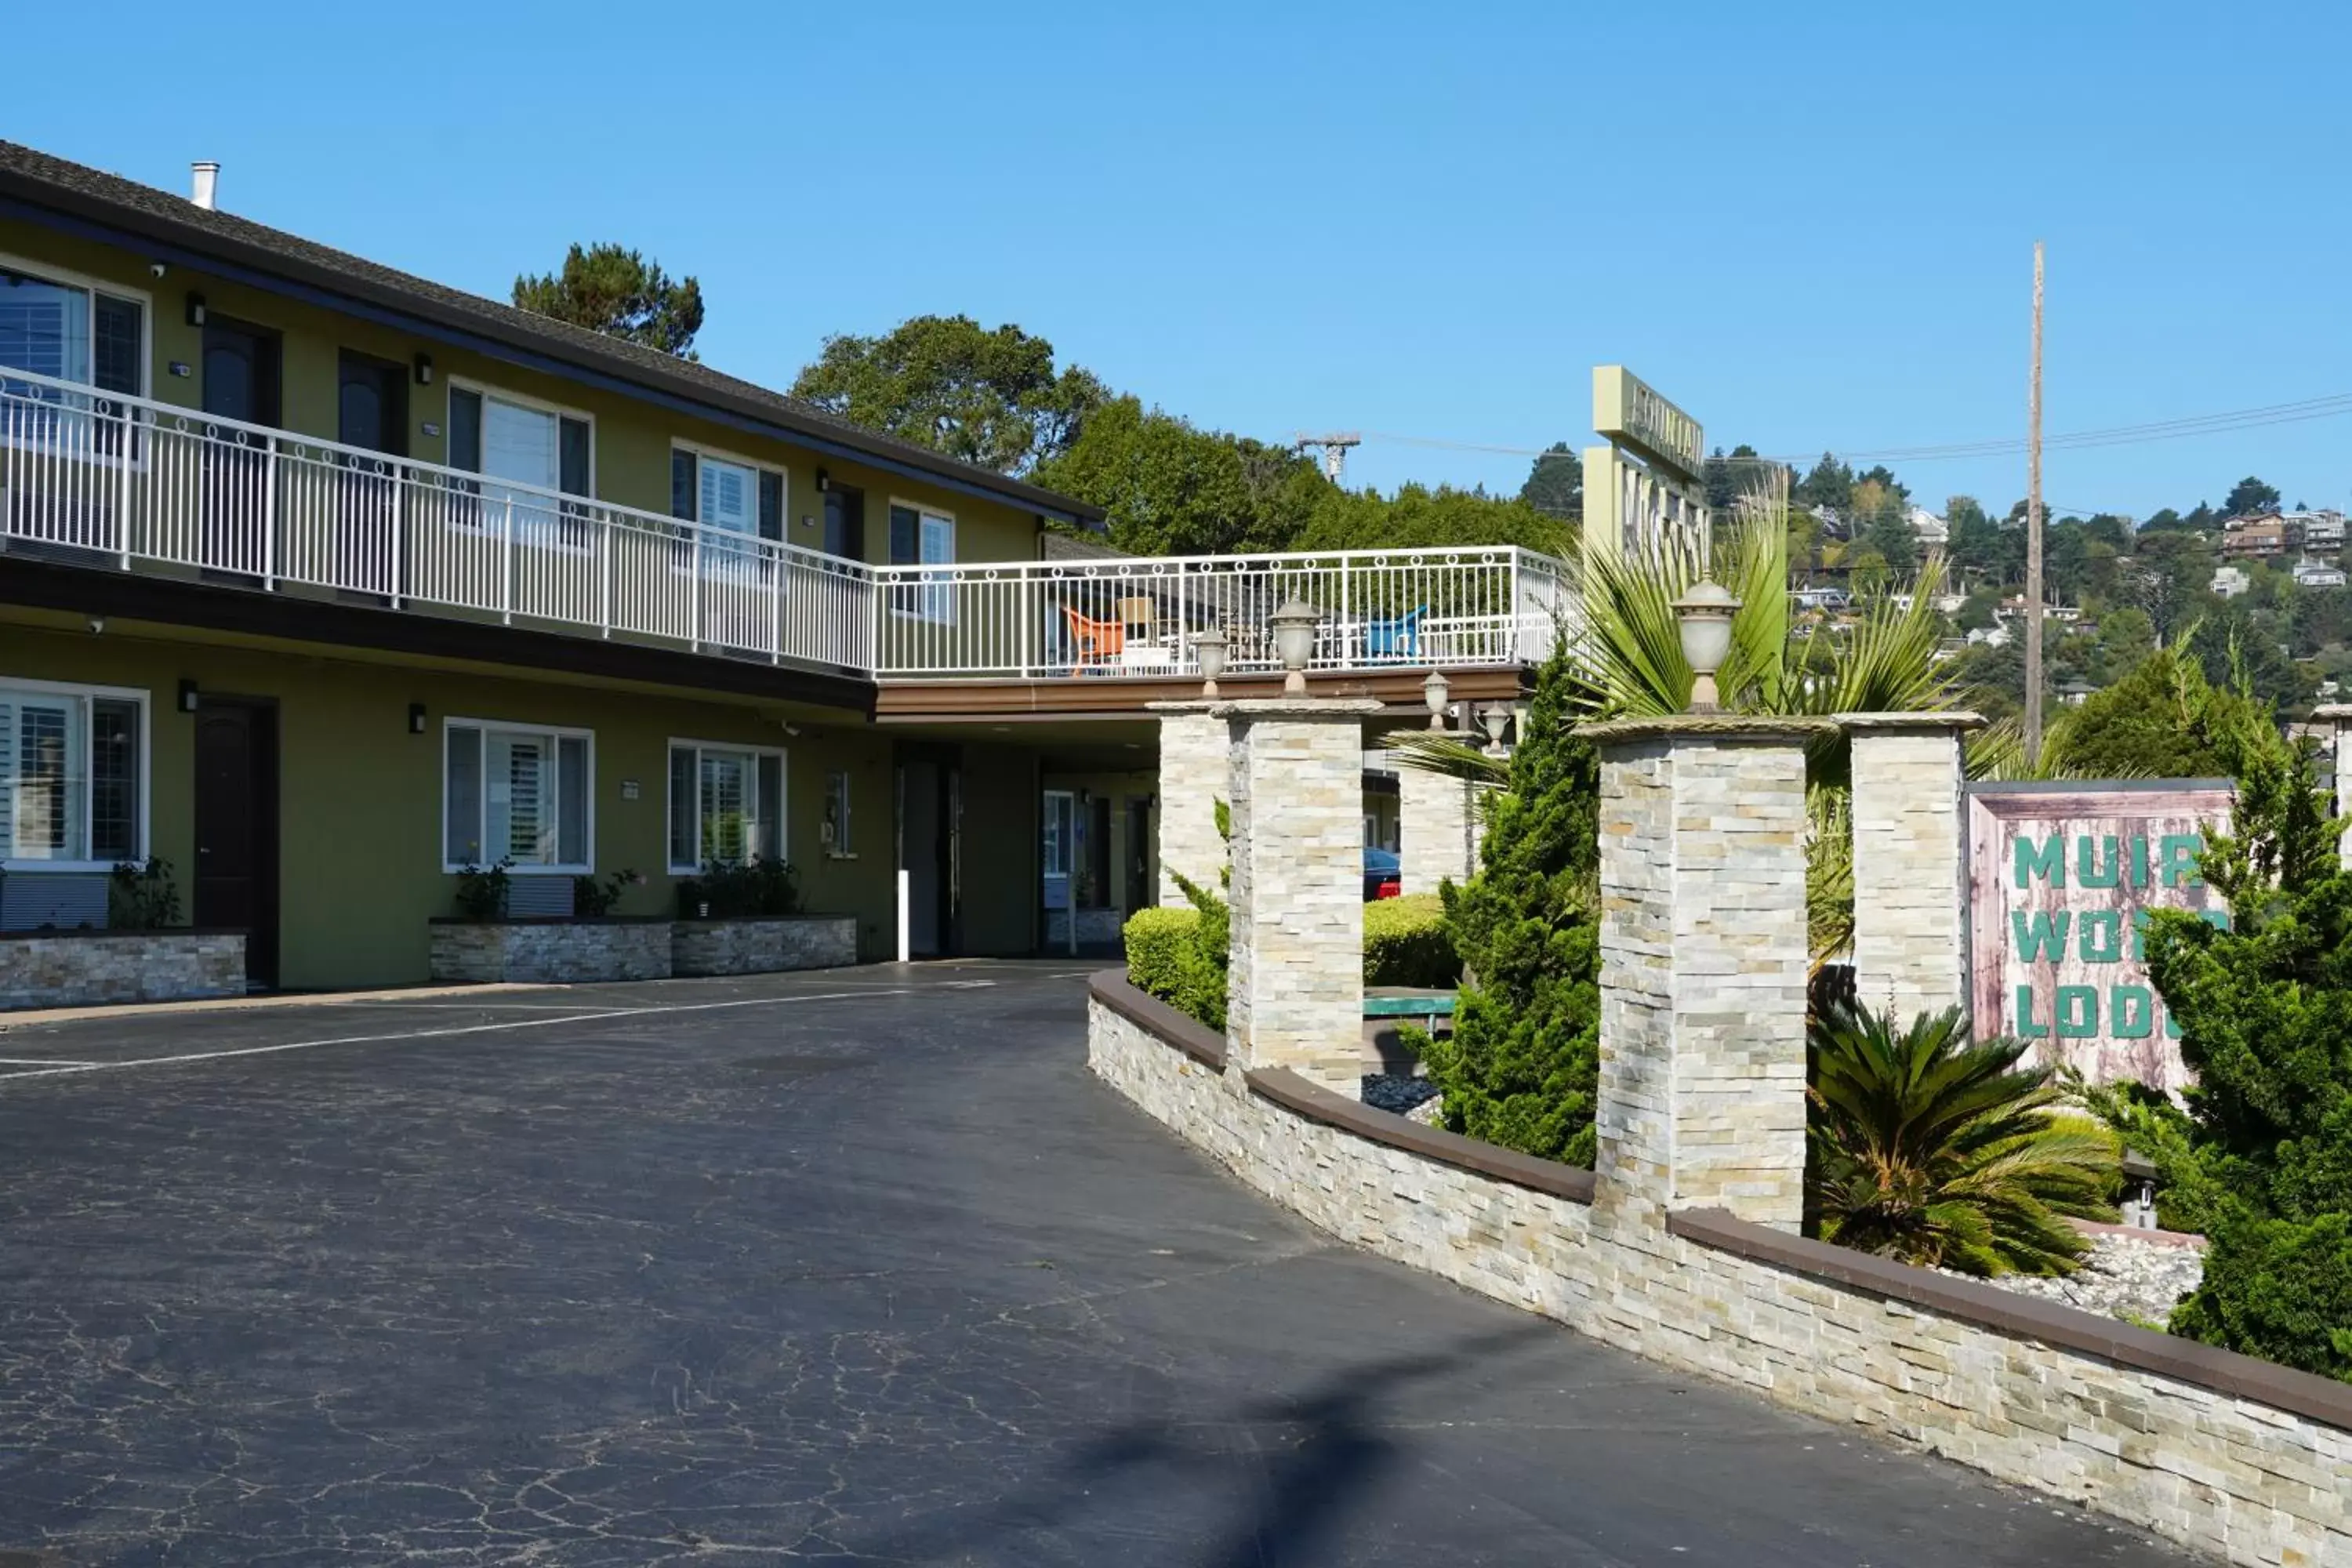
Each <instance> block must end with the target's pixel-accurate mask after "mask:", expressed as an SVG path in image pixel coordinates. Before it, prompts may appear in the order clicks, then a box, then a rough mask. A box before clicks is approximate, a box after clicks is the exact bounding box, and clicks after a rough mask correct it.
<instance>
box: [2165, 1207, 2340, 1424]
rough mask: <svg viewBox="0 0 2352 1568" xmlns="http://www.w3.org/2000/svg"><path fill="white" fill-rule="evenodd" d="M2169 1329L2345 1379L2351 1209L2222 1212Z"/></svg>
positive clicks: (2213, 1343) (2209, 1342)
mask: <svg viewBox="0 0 2352 1568" xmlns="http://www.w3.org/2000/svg"><path fill="white" fill-rule="evenodd" d="M2169 1327H2170V1328H2171V1330H2172V1331H2173V1332H2174V1333H2176V1334H2181V1335H2185V1336H2186V1337H2188V1338H2189V1339H2192V1340H2202V1341H2203V1342H2205V1343H2207V1344H2210V1345H2226V1346H2228V1347H2229V1348H2230V1349H2231V1350H2233V1351H2238V1352H2242V1353H2243V1354H2246V1355H2257V1356H2261V1357H2262V1358H2263V1360H2264V1361H2274V1362H2277V1363H2279V1364H2280V1365H2282V1366H2293V1367H2300V1368H2302V1369H2303V1370H2304V1371H2305V1372H2314V1373H2318V1374H2319V1375H2320V1376H2322V1377H2334V1378H2340V1379H2342V1380H2344V1381H2345V1382H2347V1383H2352V1214H2346V1213H2344V1212H2342V1211H2341V1210H2338V1211H2336V1212H2335V1213H2331V1214H2319V1215H2313V1216H2312V1217H2310V1218H2309V1219H2301V1220H2294V1219H2260V1218H2255V1217H2253V1216H2252V1215H2246V1214H2237V1215H2231V1217H2230V1218H2228V1219H2225V1220H2223V1221H2222V1222H2221V1224H2220V1225H2217V1226H2214V1228H2213V1233H2212V1235H2211V1237H2210V1238H2209V1240H2208V1245H2207V1246H2206V1248H2205V1275H2204V1278H2203V1279H2202V1280H2200V1282H2199V1284H2198V1287H2197V1289H2196V1292H2195V1293H2194V1294H2192V1295H2191V1296H2189V1299H2188V1300H2185V1301H2183V1302H2181V1304H2180V1305H2179V1307H2178V1308H2176V1309H2174V1310H2173V1314H2172V1321H2171V1323H2170V1325H2169Z"/></svg>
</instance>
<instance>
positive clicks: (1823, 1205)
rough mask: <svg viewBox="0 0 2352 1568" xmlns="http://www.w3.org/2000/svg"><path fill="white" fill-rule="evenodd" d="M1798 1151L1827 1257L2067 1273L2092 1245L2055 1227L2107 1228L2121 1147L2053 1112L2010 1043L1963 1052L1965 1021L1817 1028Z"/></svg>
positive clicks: (1860, 1018)
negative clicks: (2098, 1223) (1833, 1246)
mask: <svg viewBox="0 0 2352 1568" xmlns="http://www.w3.org/2000/svg"><path fill="white" fill-rule="evenodd" d="M1811 1045H1812V1058H1813V1075H1812V1076H1813V1081H1812V1083H1811V1087H1810V1088H1809V1089H1807V1091H1806V1092H1807V1097H1808V1099H1809V1100H1811V1115H1810V1117H1809V1125H1808V1136H1809V1138H1810V1141H1811V1153H1812V1170H1811V1173H1810V1179H1811V1186H1812V1194H1811V1196H1812V1200H1813V1207H1814V1209H1815V1212H1816V1213H1817V1214H1818V1215H1819V1216H1820V1224H1821V1235H1822V1239H1823V1240H1825V1241H1832V1242H1835V1243H1837V1244H1838V1245H1839V1246H1841V1247H1853V1248H1855V1249H1856V1250H1858V1251H1863V1252H1874V1253H1877V1254H1880V1255H1881V1256H1883V1257H1887V1258H1895V1259H1898V1260H1899V1261H1902V1262H1905V1263H1916V1264H1920V1265H1923V1266H1925V1267H1928V1268H1951V1269H1956V1270H1958V1271H1959V1272H1962V1273H1967V1274H2008V1273H2012V1272H2014V1273H2026V1274H2065V1273H2071V1272H2073V1270H2074V1267H2075V1265H2076V1264H2077V1263H2078V1262H2079V1261H2080V1259H2081V1258H2082V1257H2083V1255H2084V1253H2085V1252H2087V1251H2088V1250H2089V1249H2090V1247H2089V1243H2088V1242H2087V1241H2086V1240H2085V1239H2084V1237H2083V1235H2082V1234H2081V1233H2080V1232H2079V1231H2077V1230H2076V1229H2075V1228H2074V1226H2070V1225H2068V1224H2067V1223H2066V1219H2065V1217H2064V1216H2066V1215H2075V1216H2078V1217H2081V1218H2085V1219H2102V1218H2106V1219H2111V1218H2113V1217H2114V1210H2113V1209H2112V1208H2110V1207H2109V1206H2108V1204H2107V1195H2108V1194H2110V1193H2112V1192H2113V1191H2114V1190H2115V1184H2116V1143H2115V1140H2114V1139H2113V1138H2112V1137H2111V1136H2109V1135H2108V1134H2107V1133H2106V1132H2105V1131H2104V1130H2103V1129H2101V1128H2099V1127H2097V1126H2096V1125H2095V1124H2093V1123H2092V1122H2090V1121H2087V1120H2086V1119H2084V1118H2081V1117H2076V1116H2072V1115H2067V1114H2064V1113H2062V1112H2059V1111H2057V1110H2054V1109H2053V1108H2054V1107H2056V1106H2058V1105H2059V1104H2060V1103H2061V1102H2062V1100H2063V1089H2061V1087H2060V1086H2059V1085H2058V1084H2057V1083H2056V1082H2055V1081H2053V1074H2052V1072H2051V1070H2050V1069H2049V1068H2031V1067H2020V1066H2019V1065H2018V1062H2019V1060H2020V1058H2022V1057H2023V1056H2024V1054H2025V1050H2026V1047H2025V1046H2024V1045H2023V1044H2022V1043H2021V1042H2018V1041H2015V1040H1991V1041H1986V1042H1984V1043H1982V1044H1978V1043H1973V1042H1971V1041H1970V1040H1969V1037H1968V1026H1967V1024H1966V1023H1965V1022H1964V1021H1963V1019H1962V1017H1961V1015H1960V1010H1959V1009H1958V1008H1957V1007H1956V1008H1953V1009H1951V1010H1950V1011H1948V1012H1945V1013H1940V1014H1922V1015H1920V1016H1918V1017H1917V1018H1916V1019H1915V1020H1914V1021H1913V1022H1912V1024H1911V1026H1910V1027H1909V1028H1908V1029H1906V1030H1902V1031H1900V1032H1898V1031H1897V1030H1896V1029H1895V1025H1894V1022H1893V1020H1892V1019H1891V1018H1889V1017H1886V1016H1881V1015H1877V1014H1870V1013H1858V1012H1854V1011H1851V1010H1847V1009H1843V1008H1840V1009H1837V1010H1834V1011H1832V1013H1831V1014H1830V1015H1829V1016H1827V1017H1824V1018H1822V1019H1821V1020H1819V1021H1817V1022H1816V1023H1815V1024H1814V1026H1813V1028H1812V1035H1811Z"/></svg>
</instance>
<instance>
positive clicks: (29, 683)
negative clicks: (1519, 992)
mask: <svg viewBox="0 0 2352 1568" xmlns="http://www.w3.org/2000/svg"><path fill="white" fill-rule="evenodd" d="M146 854H147V693H146V692H144V691H142V690H136V689H130V688H124V687H111V686H65V685H59V684H58V683H56V682H54V681H46V680H15V679H8V678H6V677H0V862H5V866H6V868H7V870H8V871H9V872H10V873H11V874H14V873H16V872H20V871H35V870H39V871H101V870H105V869H108V868H110V867H112V866H114V865H116V864H118V863H120V862H121V861H125V860H139V859H143V858H145V857H146Z"/></svg>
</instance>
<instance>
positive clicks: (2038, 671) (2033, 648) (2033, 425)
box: [2025, 239, 2042, 763]
mask: <svg viewBox="0 0 2352 1568" xmlns="http://www.w3.org/2000/svg"><path fill="white" fill-rule="evenodd" d="M2025 419H2026V427H2025V760H2026V761H2027V762H2028V763H2038V762H2040V761H2041V760H2042V242H2041V241H2040V240H2038V239H2037V240H2035V241H2034V242H2033V377H2032V383H2031V384H2030V386H2029V388H2028V390H2027V392H2026V397H2025Z"/></svg>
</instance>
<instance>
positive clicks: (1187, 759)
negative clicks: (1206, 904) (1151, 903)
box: [1158, 703, 1363, 910]
mask: <svg viewBox="0 0 2352 1568" xmlns="http://www.w3.org/2000/svg"><path fill="white" fill-rule="evenodd" d="M1230 729H1231V727H1230V726H1229V725H1228V724H1227V723H1226V722H1225V721H1224V720H1223V718H1221V717H1219V716H1218V715H1216V714H1213V713H1211V712H1210V711H1209V710H1208V709H1207V706H1206V705H1205V704H1201V703H1171V704H1169V705H1168V706H1167V708H1166V709H1165V710H1163V711H1162V712H1161V713H1160V812H1159V817H1160V853H1159V856H1158V860H1159V867H1160V903H1161V904H1162V905H1164V906H1166V907H1167V908H1170V909H1185V910H1189V909H1191V908H1192V900H1188V899H1187V898H1185V897H1184V889H1181V888H1180V887H1178V886H1177V885H1176V879H1175V878H1173V877H1171V876H1170V875H1169V873H1170V872H1171V871H1181V872H1182V873H1184V875H1185V876H1187V877H1189V878H1191V879H1192V880H1193V881H1194V882H1196V883H1198V884H1199V885H1200V886H1202V887H1203V888H1214V887H1215V886H1216V885H1217V873H1218V872H1219V871H1221V870H1222V869H1223V868H1224V864H1225V841H1224V840H1223V838H1220V837H1217V802H1218V801H1220V800H1222V799H1223V798H1224V796H1225V791H1226V787H1227V786H1226V784H1225V763H1226V758H1225V747H1226V744H1227V742H1228V741H1229V739H1230ZM1359 766H1361V764H1360V763H1359ZM1362 787H1363V781H1362V779H1361V776H1360V775H1359V777H1358V780H1357V788H1358V789H1361V788H1362Z"/></svg>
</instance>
